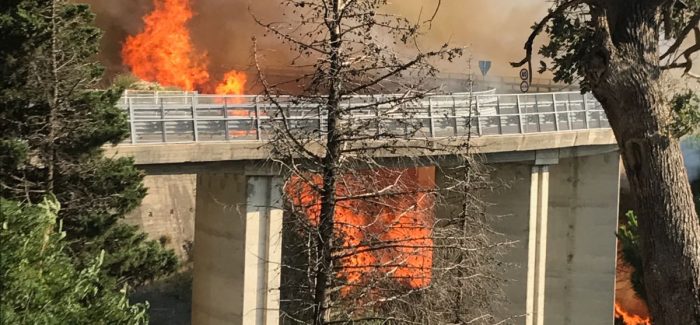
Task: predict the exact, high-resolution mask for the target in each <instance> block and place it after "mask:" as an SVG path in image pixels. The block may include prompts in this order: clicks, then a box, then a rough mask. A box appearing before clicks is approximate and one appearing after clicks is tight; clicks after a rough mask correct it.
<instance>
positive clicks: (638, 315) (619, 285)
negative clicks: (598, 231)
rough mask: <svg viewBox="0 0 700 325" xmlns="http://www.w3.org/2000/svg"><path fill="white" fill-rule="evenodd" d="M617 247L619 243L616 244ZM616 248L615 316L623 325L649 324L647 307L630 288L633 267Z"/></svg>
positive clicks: (649, 318)
mask: <svg viewBox="0 0 700 325" xmlns="http://www.w3.org/2000/svg"><path fill="white" fill-rule="evenodd" d="M618 247H619V245H618ZM621 254H622V252H621V250H620V249H618V257H617V272H616V276H615V278H616V279H615V318H616V319H618V320H622V322H623V324H624V325H651V324H652V322H651V317H649V309H648V308H647V305H646V303H645V302H644V301H643V300H642V299H640V298H639V296H637V294H636V293H635V291H634V289H633V288H632V282H631V280H630V277H631V275H632V272H633V271H634V268H633V267H632V266H630V265H629V264H627V263H626V262H625V261H624V259H623V258H622V255H621Z"/></svg>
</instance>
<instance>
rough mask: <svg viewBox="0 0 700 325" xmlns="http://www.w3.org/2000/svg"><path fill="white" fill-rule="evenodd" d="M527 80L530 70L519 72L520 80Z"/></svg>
mask: <svg viewBox="0 0 700 325" xmlns="http://www.w3.org/2000/svg"><path fill="white" fill-rule="evenodd" d="M528 79H530V70H528V69H522V70H520V80H528Z"/></svg>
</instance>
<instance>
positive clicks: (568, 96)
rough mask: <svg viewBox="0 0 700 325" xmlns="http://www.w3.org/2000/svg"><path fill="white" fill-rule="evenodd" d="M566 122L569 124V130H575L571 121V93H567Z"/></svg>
mask: <svg viewBox="0 0 700 325" xmlns="http://www.w3.org/2000/svg"><path fill="white" fill-rule="evenodd" d="M566 124H567V125H568V126H569V131H571V130H573V126H572V123H571V95H570V94H568V95H566Z"/></svg>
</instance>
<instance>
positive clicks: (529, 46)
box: [510, 0, 587, 83]
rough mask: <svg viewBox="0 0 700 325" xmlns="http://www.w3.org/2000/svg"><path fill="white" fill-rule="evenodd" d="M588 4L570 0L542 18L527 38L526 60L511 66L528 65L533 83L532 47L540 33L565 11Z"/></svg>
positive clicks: (582, 0)
mask: <svg viewBox="0 0 700 325" xmlns="http://www.w3.org/2000/svg"><path fill="white" fill-rule="evenodd" d="M586 2H587V0H569V1H567V2H564V3H562V4H560V5H559V6H557V8H556V9H554V10H551V11H550V12H549V14H547V16H545V17H544V18H542V20H540V21H539V23H537V25H535V27H534V28H533V30H532V33H531V34H530V37H528V38H527V41H526V42H525V46H524V49H525V58H523V59H522V60H520V61H519V62H511V63H510V65H511V66H513V67H515V68H519V67H522V66H523V65H525V63H527V69H528V70H529V71H530V78H529V80H528V81H529V82H530V83H532V45H533V43H534V42H535V39H536V38H537V36H538V35H539V34H540V33H542V30H543V29H544V27H545V26H547V23H548V22H549V21H550V20H551V19H552V18H554V17H556V16H558V15H561V14H562V13H564V11H566V10H567V9H569V8H571V7H574V6H578V5H580V4H582V3H586Z"/></svg>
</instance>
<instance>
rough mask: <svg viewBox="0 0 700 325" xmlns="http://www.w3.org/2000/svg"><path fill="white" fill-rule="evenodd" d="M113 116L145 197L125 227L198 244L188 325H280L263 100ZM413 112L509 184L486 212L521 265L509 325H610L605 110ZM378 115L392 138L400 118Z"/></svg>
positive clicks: (452, 108) (504, 101)
mask: <svg viewBox="0 0 700 325" xmlns="http://www.w3.org/2000/svg"><path fill="white" fill-rule="evenodd" d="M380 97H381V96H362V97H359V96H358V97H357V98H355V100H354V101H349V102H348V103H346V104H347V105H352V103H353V102H360V103H365V104H366V103H368V102H370V103H371V102H372V101H377V100H379V98H380ZM287 102H288V103H290V107H289V108H290V110H289V111H290V112H291V113H290V120H291V121H293V123H296V124H295V125H298V126H299V127H308V128H316V129H319V130H324V129H325V121H324V118H323V111H322V110H320V109H319V108H318V107H313V106H301V105H296V106H294V105H292V104H291V103H292V101H287ZM119 105H120V107H122V108H123V109H124V110H125V111H126V112H128V115H129V125H130V129H131V137H130V138H129V139H127V141H125V142H124V143H122V144H120V145H118V146H116V147H110V148H106V151H107V154H108V155H116V156H130V157H133V158H134V160H135V162H136V163H137V164H138V165H139V167H141V168H142V169H144V170H145V172H146V174H147V177H146V180H145V183H146V186H147V187H148V188H149V194H148V196H147V197H146V198H145V200H144V202H143V204H142V206H141V207H140V208H139V209H137V210H136V211H135V212H134V213H133V214H132V215H131V216H130V217H129V221H130V222H135V223H139V224H142V225H144V227H145V228H146V230H147V231H148V232H149V233H150V234H151V235H152V236H153V237H156V238H158V237H159V235H163V234H177V235H175V238H171V239H172V242H173V244H174V246H175V248H176V249H180V247H181V246H182V244H183V243H187V242H191V241H192V240H193V241H194V242H195V244H194V256H196V259H195V265H194V281H193V303H192V320H193V323H194V324H278V323H279V295H280V293H279V290H277V288H278V287H279V281H280V274H279V264H280V259H281V240H282V238H281V231H282V229H281V227H282V222H281V219H282V210H281V209H280V208H279V206H280V203H279V202H278V201H279V198H280V189H279V184H280V183H281V180H280V178H279V176H278V175H277V174H276V173H275V172H274V170H272V169H270V168H266V167H265V166H264V165H263V164H262V163H261V162H262V161H264V160H266V159H267V158H268V157H269V152H268V151H267V150H268V149H266V147H265V146H263V144H265V143H266V142H267V140H268V139H269V138H270V133H269V131H268V129H267V128H266V127H265V126H266V124H267V123H269V121H271V120H272V119H274V115H272V114H269V113H268V112H269V111H270V110H271V109H272V107H271V105H270V104H269V103H267V102H266V101H265V100H263V98H262V97H258V96H218V95H203V94H196V93H182V92H136V91H129V92H127V93H125V95H124V97H123V98H122V100H121V101H120V103H119ZM412 105H413V106H412V112H413V113H412V114H411V118H414V119H416V120H417V121H419V122H420V124H421V125H422V126H423V127H422V128H421V134H420V136H422V137H429V138H433V139H437V140H444V141H453V140H454V139H460V138H463V137H466V136H470V137H471V138H472V143H473V144H474V148H475V150H477V151H478V152H479V153H481V154H482V155H483V156H484V157H485V159H486V161H487V162H488V163H489V164H491V166H492V167H493V173H492V177H493V178H495V179H498V180H501V181H503V182H505V183H507V184H508V186H506V187H503V188H500V189H498V190H497V191H496V192H493V193H485V195H486V197H487V201H488V202H491V203H493V206H491V207H489V211H488V212H489V213H491V214H494V215H499V216H504V217H503V218H500V221H499V222H497V224H496V225H495V226H496V228H497V229H498V230H499V231H500V232H502V233H504V234H506V235H507V236H508V238H509V239H512V240H516V241H518V244H517V245H516V246H515V247H514V248H513V249H512V250H511V252H510V253H509V254H508V255H507V256H506V261H505V262H508V263H512V264H514V265H518V266H519V267H516V268H514V269H512V270H510V271H509V273H508V274H507V276H508V278H509V279H510V280H511V281H510V282H509V284H508V285H507V287H506V289H505V290H506V293H507V295H508V299H509V302H508V304H507V305H506V306H504V307H503V310H500V311H499V313H500V314H501V315H503V316H504V317H506V316H513V315H523V316H522V317H521V318H517V319H516V320H515V321H514V322H515V323H517V324H527V325H530V324H545V323H546V324H579V323H580V324H612V323H613V302H614V285H615V284H614V279H615V263H616V245H615V242H616V239H615V231H616V227H617V214H618V211H617V210H618V195H619V193H618V192H619V174H620V164H619V155H618V153H617V146H616V142H615V138H614V135H613V134H612V132H611V130H610V129H609V124H608V121H607V119H606V117H605V114H604V112H603V110H602V108H601V106H600V104H599V103H598V102H596V101H595V99H594V98H592V97H591V96H590V95H581V94H580V93H577V92H550V93H536V94H496V93H495V92H494V91H485V92H477V93H455V94H450V95H433V96H428V97H426V98H424V99H422V100H421V101H419V102H418V103H414V104H412ZM380 110H381V107H380ZM380 116H381V118H380V122H381V123H379V126H378V127H384V128H391V127H395V126H394V125H395V123H391V122H392V120H395V119H399V118H405V117H404V116H392V114H391V112H390V111H385V112H382V114H380ZM353 118H355V119H358V120H362V119H363V118H367V119H369V118H372V119H377V115H376V114H366V115H363V114H359V113H358V114H356V115H355V116H353ZM388 159H391V157H389V158H388ZM448 160H449V159H447V160H445V163H449V162H448ZM436 179H438V180H439V179H440V175H436ZM180 252H181V253H182V250H181V249H180ZM545 307H546V308H545Z"/></svg>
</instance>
